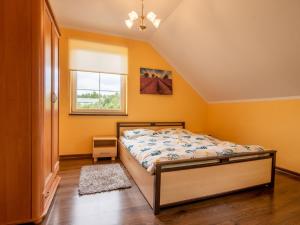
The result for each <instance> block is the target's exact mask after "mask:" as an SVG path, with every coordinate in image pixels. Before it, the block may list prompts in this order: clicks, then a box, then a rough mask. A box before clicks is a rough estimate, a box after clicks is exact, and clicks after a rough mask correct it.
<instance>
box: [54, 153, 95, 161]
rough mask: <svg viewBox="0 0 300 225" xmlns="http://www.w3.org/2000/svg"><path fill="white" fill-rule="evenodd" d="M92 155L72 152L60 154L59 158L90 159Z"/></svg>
mask: <svg viewBox="0 0 300 225" xmlns="http://www.w3.org/2000/svg"><path fill="white" fill-rule="evenodd" d="M92 158H93V155H92V154H90V153H88V154H74V155H60V156H59V160H61V161H63V160H71V159H92Z"/></svg>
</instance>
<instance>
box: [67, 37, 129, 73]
mask: <svg viewBox="0 0 300 225" xmlns="http://www.w3.org/2000/svg"><path fill="white" fill-rule="evenodd" d="M69 60H70V61H69V64H70V65H69V66H70V70H75V71H90V72H102V73H111V74H123V75H127V74H128V49H127V48H126V47H121V46H115V45H107V44H101V43H96V42H89V41H82V40H73V39H71V40H69Z"/></svg>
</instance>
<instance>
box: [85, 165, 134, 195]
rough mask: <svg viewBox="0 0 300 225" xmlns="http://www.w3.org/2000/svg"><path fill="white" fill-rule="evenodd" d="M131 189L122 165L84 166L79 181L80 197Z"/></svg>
mask: <svg viewBox="0 0 300 225" xmlns="http://www.w3.org/2000/svg"><path fill="white" fill-rule="evenodd" d="M130 187H131V183H130V181H129V179H128V178H127V176H126V174H125V172H124V171H123V168H122V167H121V166H120V164H107V165H93V166H83V167H82V168H81V171H80V180H79V194H80V195H87V194H94V193H100V192H104V191H112V190H116V189H124V188H130Z"/></svg>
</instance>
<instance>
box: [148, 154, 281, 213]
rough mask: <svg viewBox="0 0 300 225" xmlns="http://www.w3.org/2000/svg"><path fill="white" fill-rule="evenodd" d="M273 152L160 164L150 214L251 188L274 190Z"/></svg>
mask: <svg viewBox="0 0 300 225" xmlns="http://www.w3.org/2000/svg"><path fill="white" fill-rule="evenodd" d="M275 161H276V151H264V152H255V153H242V154H238V155H235V156H230V157H225V156H224V157H223V156H222V157H211V158H206V159H193V160H181V161H168V162H160V163H157V164H156V167H155V178H154V194H153V211H154V213H155V214H158V213H159V211H160V209H161V208H165V207H169V206H174V205H179V204H183V203H187V202H193V201H197V200H201V199H207V198H212V197H217V196H221V195H225V194H230V193H234V192H238V191H243V190H247V189H250V188H254V187H262V186H268V187H270V188H273V187H274V179H275Z"/></svg>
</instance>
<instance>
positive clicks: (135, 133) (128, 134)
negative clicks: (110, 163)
mask: <svg viewBox="0 0 300 225" xmlns="http://www.w3.org/2000/svg"><path fill="white" fill-rule="evenodd" d="M153 134H154V130H150V129H143V128H141V129H134V130H126V131H124V132H123V135H124V137H125V138H127V139H133V138H137V137H140V136H146V135H153Z"/></svg>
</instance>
